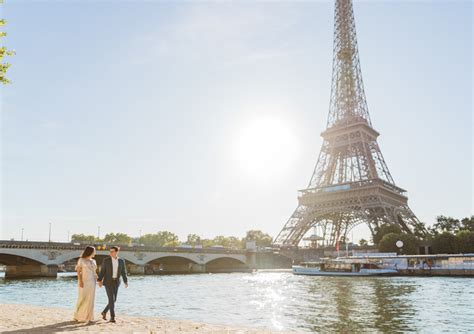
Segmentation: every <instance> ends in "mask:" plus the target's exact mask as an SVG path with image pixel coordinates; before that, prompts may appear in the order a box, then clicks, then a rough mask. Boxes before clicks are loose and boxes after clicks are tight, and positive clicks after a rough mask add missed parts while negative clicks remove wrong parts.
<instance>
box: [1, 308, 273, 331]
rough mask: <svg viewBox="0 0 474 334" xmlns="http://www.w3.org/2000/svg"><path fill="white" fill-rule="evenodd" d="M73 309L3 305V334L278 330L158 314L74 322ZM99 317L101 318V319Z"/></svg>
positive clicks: (97, 317)
mask: <svg viewBox="0 0 474 334" xmlns="http://www.w3.org/2000/svg"><path fill="white" fill-rule="evenodd" d="M72 312H73V311H72V310H68V309H61V308H49V307H40V306H32V305H22V304H0V333H3V334H7V333H12V334H13V333H15V334H19V333H25V334H26V333H28V334H30V333H45V334H46V333H68V332H74V333H78V334H79V333H114V334H117V333H124V334H125V333H133V334H138V333H147V334H155V333H156V334H158V333H170V334H171V333H226V334H227V333H228V334H234V333H235V334H237V333H252V334H263V333H265V334H266V333H273V332H275V331H273V330H269V329H265V328H237V327H235V326H223V325H211V324H202V323H196V322H191V321H180V320H170V319H161V318H156V317H134V316H117V322H116V323H115V324H113V323H109V322H107V321H104V320H102V318H101V317H100V314H96V315H95V316H96V319H95V321H94V322H92V323H90V324H88V325H85V324H80V323H77V322H75V321H72V320H71V319H72ZM98 319H100V320H98Z"/></svg>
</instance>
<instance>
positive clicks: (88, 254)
mask: <svg viewBox="0 0 474 334" xmlns="http://www.w3.org/2000/svg"><path fill="white" fill-rule="evenodd" d="M119 250H120V249H119V247H117V246H113V247H111V248H110V250H109V252H110V256H108V257H106V258H105V259H104V261H102V266H101V268H100V271H99V273H98V274H97V264H96V262H95V260H94V256H95V253H96V252H95V248H94V247H92V246H87V247H86V249H85V250H84V251H83V252H82V254H81V257H80V258H79V260H78V262H77V265H76V272H77V279H78V285H79V294H78V298H77V304H76V308H75V310H74V320H76V321H79V322H85V323H88V322H90V321H92V320H94V301H95V288H96V285H99V287H100V288H101V287H102V286H105V291H106V292H107V298H108V300H109V303H108V304H107V306H106V307H105V308H104V310H103V311H102V313H101V315H102V319H104V320H107V312H108V311H109V310H110V320H109V321H110V322H115V301H116V300H117V293H118V289H119V286H120V277H122V279H123V282H124V283H125V287H126V288H127V287H128V278H127V271H126V268H125V261H124V260H123V259H121V258H119V257H118V252H119Z"/></svg>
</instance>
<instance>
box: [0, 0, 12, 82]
mask: <svg viewBox="0 0 474 334" xmlns="http://www.w3.org/2000/svg"><path fill="white" fill-rule="evenodd" d="M1 4H3V0H0V5H1ZM5 24H6V21H5V20H4V19H0V28H1V27H3V26H4V25H5ZM6 35H7V33H6V32H5V31H0V45H1V44H2V43H1V40H2V38H4V37H5V36H6ZM14 54H15V52H14V51H10V50H7V48H6V47H5V46H2V47H0V82H1V83H2V84H8V83H10V80H8V78H7V77H6V75H7V70H8V68H9V67H10V64H8V63H4V62H3V58H5V57H7V56H13V55H14Z"/></svg>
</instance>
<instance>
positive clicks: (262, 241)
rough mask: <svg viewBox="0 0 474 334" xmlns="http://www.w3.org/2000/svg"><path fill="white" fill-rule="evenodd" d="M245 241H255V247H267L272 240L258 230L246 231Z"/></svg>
mask: <svg viewBox="0 0 474 334" xmlns="http://www.w3.org/2000/svg"><path fill="white" fill-rule="evenodd" d="M244 240H245V241H251V240H255V244H256V245H257V247H269V246H271V245H272V241H273V238H272V237H271V236H270V235H268V234H266V233H263V232H262V231H260V230H250V231H247V235H246V236H245V239H244Z"/></svg>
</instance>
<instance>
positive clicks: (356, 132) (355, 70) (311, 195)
mask: <svg viewBox="0 0 474 334" xmlns="http://www.w3.org/2000/svg"><path fill="white" fill-rule="evenodd" d="M334 16H335V22H334V48H333V73H332V86H331V101H330V106H329V116H328V121H327V128H326V130H325V131H323V132H322V133H321V136H322V137H323V139H324V140H323V144H322V147H321V151H320V154H319V158H318V162H317V164H316V168H315V169H314V173H313V175H312V177H311V180H310V182H309V185H308V187H307V189H304V190H301V191H299V196H298V202H299V205H298V207H297V208H296V210H295V211H294V213H293V215H292V216H291V217H290V219H289V220H288V221H287V223H286V224H285V226H284V227H283V229H282V230H281V232H280V233H279V234H278V236H277V237H276V238H275V240H274V244H275V245H292V246H297V245H298V244H299V243H300V241H301V239H302V238H303V236H304V235H305V234H306V233H307V232H308V230H309V229H311V228H312V227H318V228H320V230H321V233H322V236H321V237H322V238H324V240H326V244H329V245H335V244H336V243H337V242H338V241H339V240H340V239H341V238H342V237H346V236H347V233H348V232H349V231H350V230H351V229H352V228H353V227H354V226H356V225H358V224H360V223H366V224H367V225H368V226H369V228H370V230H371V232H372V234H374V231H375V229H376V228H377V227H378V226H380V225H381V224H384V223H388V224H398V225H399V226H400V228H401V229H402V230H403V231H405V232H407V233H413V232H414V231H417V230H418V231H419V230H420V229H421V230H422V229H423V225H422V224H421V223H420V222H419V220H418V219H417V218H416V216H415V214H414V213H413V212H412V211H411V210H410V208H409V207H408V204H407V201H408V198H407V196H406V192H405V190H404V189H402V188H399V187H397V186H396V185H395V182H394V181H393V178H392V176H391V174H390V172H389V170H388V167H387V164H386V163H385V161H384V158H383V156H382V152H381V151H380V148H379V145H378V144H377V137H378V136H379V133H378V132H377V131H376V130H374V129H373V128H372V123H371V121H370V116H369V111H368V108H367V102H366V98H365V93H364V86H363V82H362V74H361V69H360V63H359V52H358V48H357V38H356V29H355V22H354V13H353V9H352V1H351V0H336V2H335V15H334Z"/></svg>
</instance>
